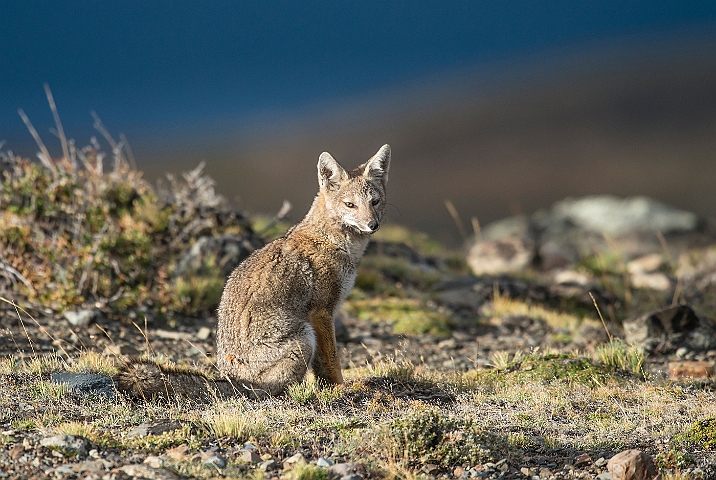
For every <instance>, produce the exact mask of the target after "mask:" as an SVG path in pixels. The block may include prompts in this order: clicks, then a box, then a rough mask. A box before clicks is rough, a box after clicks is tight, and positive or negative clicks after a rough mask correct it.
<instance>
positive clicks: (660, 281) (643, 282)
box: [631, 272, 673, 292]
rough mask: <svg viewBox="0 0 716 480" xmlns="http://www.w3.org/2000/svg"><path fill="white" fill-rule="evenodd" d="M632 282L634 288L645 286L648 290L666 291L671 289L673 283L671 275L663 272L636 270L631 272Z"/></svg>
mask: <svg viewBox="0 0 716 480" xmlns="http://www.w3.org/2000/svg"><path fill="white" fill-rule="evenodd" d="M631 284H632V286H633V287H634V288H643V289H646V290H657V291H659V292H666V291H668V290H671V288H672V285H673V284H672V283H671V280H669V277H667V276H666V275H664V274H663V273H660V272H656V273H644V272H636V273H632V274H631Z"/></svg>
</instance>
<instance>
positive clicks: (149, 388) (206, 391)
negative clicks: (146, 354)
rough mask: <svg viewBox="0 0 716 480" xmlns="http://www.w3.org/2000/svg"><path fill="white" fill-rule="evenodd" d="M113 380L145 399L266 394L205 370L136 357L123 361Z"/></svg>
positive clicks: (126, 391)
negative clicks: (216, 376) (209, 373)
mask: <svg viewBox="0 0 716 480" xmlns="http://www.w3.org/2000/svg"><path fill="white" fill-rule="evenodd" d="M113 380H114V383H115V385H116V387H117V390H118V391H120V392H122V393H124V394H126V395H128V396H129V397H131V398H134V399H138V400H146V401H148V400H166V401H171V400H175V399H189V400H197V401H202V402H210V401H215V400H221V399H225V398H232V397H237V396H245V397H249V398H263V397H265V396H266V395H265V394H263V392H261V391H257V390H254V389H253V388H251V386H250V385H245V384H243V383H242V384H234V383H233V382H231V380H229V379H224V378H220V379H214V378H212V377H211V376H209V375H208V374H206V373H203V372H199V371H195V370H190V369H187V368H185V367H181V366H166V365H159V364H158V363H155V362H152V361H149V360H140V359H133V360H130V361H129V362H127V363H126V364H125V365H124V367H123V368H122V369H121V371H120V372H119V373H118V374H117V375H115V376H114V378H113Z"/></svg>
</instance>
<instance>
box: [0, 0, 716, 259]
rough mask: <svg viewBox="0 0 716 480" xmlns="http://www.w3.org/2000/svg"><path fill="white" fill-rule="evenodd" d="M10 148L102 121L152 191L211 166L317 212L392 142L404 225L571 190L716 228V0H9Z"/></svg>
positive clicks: (4, 125) (495, 213)
mask: <svg viewBox="0 0 716 480" xmlns="http://www.w3.org/2000/svg"><path fill="white" fill-rule="evenodd" d="M0 19H1V21H2V28H0V65H1V66H2V67H3V71H4V74H3V75H2V76H0V142H1V141H3V140H4V141H5V144H4V146H3V147H2V148H3V149H5V150H11V151H13V152H14V153H15V154H20V155H23V156H32V157H34V156H35V152H36V151H37V147H36V146H35V144H34V141H33V140H32V138H31V136H30V135H29V133H28V132H27V129H26V128H25V126H24V124H23V123H22V121H21V119H20V117H19V116H18V113H17V110H18V108H22V109H24V111H25V112H26V113H27V114H28V116H29V117H30V119H31V120H32V122H33V123H34V125H35V127H36V128H37V130H38V131H39V132H40V134H41V135H42V136H43V138H44V140H45V143H46V144H47V145H48V147H49V149H50V152H51V153H52V154H53V155H55V154H56V155H57V156H60V155H61V150H60V146H59V142H58V141H57V139H56V138H55V137H53V136H52V134H51V133H49V129H50V128H52V127H54V122H53V119H52V114H51V112H50V110H49V108H48V107H47V100H46V98H45V93H44V90H43V83H45V82H47V83H48V84H49V85H50V87H51V88H52V91H53V93H54V97H55V100H56V103H57V107H58V109H59V113H60V115H61V118H62V121H63V124H64V129H65V132H66V133H67V135H68V137H71V138H74V139H75V140H76V142H77V144H79V145H85V144H87V143H89V139H90V137H92V136H97V137H98V138H100V139H101V137H100V135H99V134H98V133H97V132H96V131H94V130H93V128H92V124H93V120H92V117H91V116H90V112H91V111H95V112H97V114H98V115H99V116H100V117H101V118H102V120H103V122H104V124H105V126H106V127H107V129H108V130H109V131H110V132H111V133H112V134H114V135H115V136H118V134H119V133H124V134H125V135H126V136H127V138H128V139H129V143H130V145H131V148H132V151H133V153H134V156H135V157H136V160H137V166H138V168H139V169H140V170H144V171H145V172H146V175H147V176H148V177H149V178H150V179H154V178H159V177H161V176H163V174H164V172H178V171H180V170H186V169H190V168H193V167H194V166H196V165H197V164H198V163H199V162H201V161H205V162H206V171H207V172H208V173H210V174H211V175H212V176H213V177H214V178H215V179H216V181H217V189H218V190H219V191H220V192H221V193H222V194H224V195H225V196H226V197H227V198H228V199H229V200H230V201H232V202H235V203H236V204H237V206H238V207H240V208H242V209H244V210H245V211H247V212H248V213H274V212H276V211H277V210H278V209H279V207H280V206H281V203H282V201H283V200H284V199H288V200H289V201H291V202H292V203H293V205H294V210H293V212H292V213H291V219H292V220H297V219H299V218H300V217H302V216H303V214H304V213H305V212H306V210H307V209H308V206H309V205H310V202H311V200H312V198H313V195H314V194H315V192H316V190H317V181H316V173H315V164H316V161H317V159H318V155H319V154H320V153H321V152H322V151H324V150H327V151H330V152H331V153H332V154H333V155H334V156H335V157H336V158H337V159H338V160H339V162H341V163H343V164H344V165H345V166H346V167H350V168H353V167H354V166H356V165H358V164H359V163H362V162H363V161H365V160H366V159H367V158H368V157H370V156H371V155H372V154H373V153H374V152H375V151H376V150H377V149H378V148H379V147H380V146H381V145H383V144H384V143H390V144H391V146H392V148H393V164H392V167H391V172H390V187H389V201H390V203H391V204H393V207H391V208H390V209H389V215H390V220H391V221H393V222H396V223H401V224H404V225H407V226H410V227H414V228H416V229H420V230H423V231H426V232H428V233H430V234H432V235H433V236H435V237H437V238H438V239H440V240H442V241H444V242H446V243H448V244H450V245H457V244H459V243H460V235H459V232H458V230H457V228H456V227H455V225H454V223H453V220H452V218H451V217H450V215H449V214H448V211H447V209H446V208H445V203H444V202H445V200H446V199H449V200H451V201H452V202H453V203H454V205H455V206H456V208H457V210H458V212H459V213H460V214H461V216H462V217H463V219H464V221H465V222H466V223H469V218H470V217H472V216H475V217H477V218H478V219H479V221H480V223H481V224H483V225H484V224H486V223H488V222H490V221H492V220H496V219H499V218H503V217H506V216H509V215H512V214H516V213H525V214H529V213H532V212H534V211H536V210H538V209H540V208H544V207H548V206H550V205H551V204H552V203H553V202H555V201H557V200H560V199H562V198H564V197H567V196H580V195H585V194H592V193H612V194H617V195H622V196H630V195H637V194H638V195H648V196H651V197H654V198H657V199H659V200H662V201H664V202H667V203H669V204H672V205H674V206H677V207H680V208H684V209H688V210H692V211H695V212H697V213H699V214H701V215H705V216H716V188H714V181H715V180H716V3H715V2H713V1H671V0H666V1H660V2H654V1H653V0H651V1H630V0H620V1H612V0H600V1H591V0H587V1H573V2H564V1H552V2H546V1H542V2H538V1H524V0H515V1H511V2H503V1H489V2H488V1H477V0H471V1H464V2H462V1H454V2H450V1H441V2H425V1H416V0H413V1H390V2H329V1H304V2H288V1H273V2H271V1H267V2H235V1H228V0H225V1H222V0H215V1H198V0H197V1H185V0H174V1H171V2H170V1H152V2H145V1H118V2H90V1H69V2H50V1H13V0H9V1H4V2H2V4H1V5H0Z"/></svg>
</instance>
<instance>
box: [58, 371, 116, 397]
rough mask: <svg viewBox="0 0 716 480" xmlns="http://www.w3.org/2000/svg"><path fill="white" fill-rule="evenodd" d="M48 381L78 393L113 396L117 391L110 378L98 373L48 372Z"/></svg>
mask: <svg viewBox="0 0 716 480" xmlns="http://www.w3.org/2000/svg"><path fill="white" fill-rule="evenodd" d="M50 381H51V382H52V383H57V384H65V385H67V386H68V387H69V388H70V390H71V391H73V392H75V393H80V394H91V395H102V396H105V397H114V396H115V395H116V393H117V391H116V389H115V388H114V382H113V381H112V379H111V378H110V377H108V376H107V375H100V374H98V373H71V372H57V373H52V374H50Z"/></svg>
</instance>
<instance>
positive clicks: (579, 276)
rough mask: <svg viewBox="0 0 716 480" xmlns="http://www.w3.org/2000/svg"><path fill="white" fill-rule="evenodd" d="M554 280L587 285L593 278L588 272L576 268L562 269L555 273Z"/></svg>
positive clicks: (566, 283)
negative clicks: (575, 269) (577, 270)
mask: <svg viewBox="0 0 716 480" xmlns="http://www.w3.org/2000/svg"><path fill="white" fill-rule="evenodd" d="M554 282H555V283H559V284H565V285H568V284H572V285H580V286H583V287H586V286H587V285H589V284H590V283H591V282H592V278H591V277H590V276H589V275H587V274H586V273H582V272H576V271H574V270H561V271H559V272H556V273H555V274H554Z"/></svg>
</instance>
